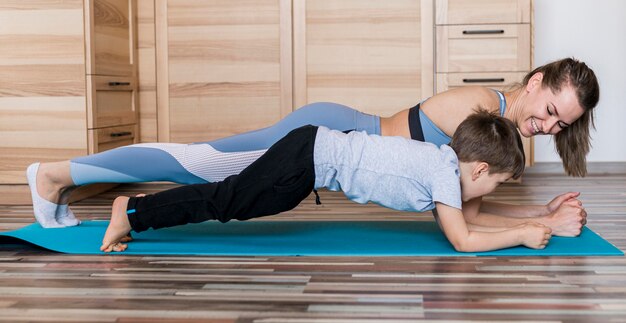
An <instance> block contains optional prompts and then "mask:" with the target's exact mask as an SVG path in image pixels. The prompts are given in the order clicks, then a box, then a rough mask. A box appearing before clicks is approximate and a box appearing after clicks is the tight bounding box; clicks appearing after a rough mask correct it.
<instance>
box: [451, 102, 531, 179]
mask: <svg viewBox="0 0 626 323" xmlns="http://www.w3.org/2000/svg"><path fill="white" fill-rule="evenodd" d="M450 147H452V149H454V151H455V152H456V154H457V156H458V158H459V161H461V162H475V161H480V162H486V163H487V164H489V173H491V174H502V173H512V174H513V178H519V177H520V176H521V175H522V173H523V172H524V164H525V162H526V157H525V156H524V147H523V146H522V138H521V137H520V134H519V132H518V131H517V127H516V126H515V124H514V123H513V122H512V121H510V120H508V119H506V118H503V117H500V116H498V115H495V114H492V113H489V112H487V111H485V110H479V111H478V112H476V113H474V114H472V115H470V116H469V117H467V119H465V120H464V121H463V122H461V124H460V125H459V126H458V128H457V129H456V131H455V132H454V135H453V136H452V141H450Z"/></svg>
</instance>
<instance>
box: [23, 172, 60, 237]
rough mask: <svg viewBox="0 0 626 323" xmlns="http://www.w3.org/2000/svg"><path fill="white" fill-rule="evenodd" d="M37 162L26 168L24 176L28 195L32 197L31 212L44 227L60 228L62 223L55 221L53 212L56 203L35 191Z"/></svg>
mask: <svg viewBox="0 0 626 323" xmlns="http://www.w3.org/2000/svg"><path fill="white" fill-rule="evenodd" d="M38 170H39V163H34V164H31V165H30V166H28V168H27V169H26V178H27V179H28V186H29V187H30V196H31V197H32V199H33V212H34V213H35V219H36V220H37V222H39V224H41V226H42V227H44V228H61V227H63V225H61V224H59V223H58V222H57V221H56V218H55V214H56V210H57V207H58V205H57V204H56V203H52V202H50V201H47V200H46V199H44V198H42V197H41V196H39V193H37V171H38Z"/></svg>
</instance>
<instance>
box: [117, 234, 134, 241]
mask: <svg viewBox="0 0 626 323" xmlns="http://www.w3.org/2000/svg"><path fill="white" fill-rule="evenodd" d="M131 241H133V236H131V235H130V233H129V234H127V235H126V236H124V237H123V238H122V239H120V242H131Z"/></svg>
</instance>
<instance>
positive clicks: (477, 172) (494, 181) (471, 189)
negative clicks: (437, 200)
mask: <svg viewBox="0 0 626 323" xmlns="http://www.w3.org/2000/svg"><path fill="white" fill-rule="evenodd" d="M471 164H474V165H473V166H474V167H468V169H467V170H468V172H463V171H462V172H461V198H462V199H463V202H467V201H469V200H471V199H474V198H477V197H481V196H483V195H487V194H489V193H491V192H493V191H494V190H495V189H496V187H498V185H500V184H502V183H504V182H506V181H507V180H509V179H510V178H511V177H513V174H512V173H496V174H490V173H489V166H488V165H487V164H486V163H471Z"/></svg>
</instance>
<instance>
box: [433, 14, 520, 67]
mask: <svg viewBox="0 0 626 323" xmlns="http://www.w3.org/2000/svg"><path fill="white" fill-rule="evenodd" d="M436 30H437V72H438V73H447V72H501V71H503V72H518V71H520V72H521V71H528V70H529V69H530V25H529V24H517V25H460V26H437V27H436Z"/></svg>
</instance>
